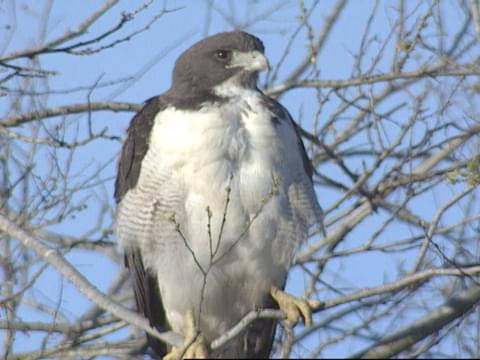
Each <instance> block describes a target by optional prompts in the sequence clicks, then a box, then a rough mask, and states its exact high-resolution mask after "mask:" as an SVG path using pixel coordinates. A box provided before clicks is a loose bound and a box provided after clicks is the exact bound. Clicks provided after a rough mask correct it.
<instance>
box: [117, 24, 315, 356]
mask: <svg viewBox="0 0 480 360" xmlns="http://www.w3.org/2000/svg"><path fill="white" fill-rule="evenodd" d="M267 69H268V62H267V59H266V57H265V55H264V46H263V43H262V42H261V41H260V40H259V39H258V38H257V37H255V36H253V35H251V34H248V33H246V32H241V31H234V32H224V33H219V34H216V35H213V36H210V37H207V38H205V39H203V40H201V41H199V42H198V43H196V44H194V45H193V46H192V47H191V48H189V49H188V50H186V51H185V52H184V53H183V54H182V55H181V56H180V57H179V58H178V59H177V61H176V63H175V67H174V70H173V76H172V84H171V87H170V89H169V90H168V91H166V92H165V93H163V94H162V95H160V96H156V97H153V98H151V99H149V100H147V101H146V103H145V105H144V107H143V108H142V110H140V111H139V112H138V113H137V114H136V115H135V116H134V118H133V119H132V121H131V123H130V126H129V128H128V131H127V132H128V136H127V139H126V140H125V143H124V144H123V147H122V150H121V155H120V159H119V163H118V174H117V178H116V183H115V199H116V202H117V204H118V206H117V208H118V209H117V210H118V212H117V236H118V241H119V244H120V246H121V248H122V249H123V251H124V253H125V263H126V266H127V268H128V270H129V271H130V273H131V274H132V279H133V289H134V293H135V299H136V304H137V308H138V311H139V312H140V313H141V314H142V315H144V316H145V317H147V318H148V319H149V320H150V323H151V324H152V326H155V327H156V328H158V329H159V330H161V331H164V330H167V329H171V330H173V331H175V332H178V333H180V334H182V335H183V336H185V338H186V339H187V341H188V340H189V339H190V343H193V344H192V345H191V346H190V347H189V348H188V351H189V352H187V353H186V356H192V357H197V356H198V357H200V356H205V355H206V354H208V355H209V356H211V357H231V358H258V357H261V358H265V357H268V356H269V354H270V352H271V349H272V344H273V339H274V334H275V327H276V322H275V320H272V319H260V320H256V321H254V322H253V323H252V324H250V325H249V326H248V327H247V328H246V329H245V330H244V331H243V332H242V333H241V334H239V335H238V336H236V337H235V338H233V339H232V340H231V341H230V342H229V343H228V344H227V345H226V346H224V347H222V348H219V349H215V350H211V349H209V347H208V345H209V344H210V342H211V341H213V340H214V339H216V338H217V337H219V336H220V335H222V334H224V333H225V332H226V331H227V330H229V329H230V328H232V327H233V326H234V325H235V324H237V323H238V321H239V320H241V319H242V317H243V316H245V315H246V314H247V313H249V312H250V311H252V310H255V309H259V308H278V307H280V309H282V310H284V311H285V312H286V313H287V316H288V319H289V320H291V321H292V322H293V321H296V320H297V318H298V317H299V315H300V314H302V316H303V317H304V318H305V321H306V323H307V322H308V321H309V320H310V316H311V315H310V313H309V309H308V304H307V303H306V301H303V300H301V299H297V298H294V297H292V296H290V295H287V294H286V293H284V292H283V291H282V289H283V288H284V285H285V281H286V276H287V272H288V270H289V267H290V266H291V263H292V261H293V257H294V253H295V250H296V248H297V247H298V245H299V244H300V243H301V242H302V241H304V240H305V239H306V238H307V236H308V233H309V230H310V229H311V228H312V226H318V225H319V224H321V221H322V212H321V208H320V206H319V204H318V202H317V199H316V196H315V192H314V188H313V183H312V171H313V169H312V167H311V163H310V161H309V159H308V157H307V154H306V151H305V148H304V146H303V143H302V140H301V138H300V136H299V133H298V129H297V127H296V124H295V122H294V121H293V119H292V117H291V116H290V114H289V113H288V111H287V110H286V109H285V108H284V107H283V106H282V105H280V104H279V103H278V102H277V101H276V100H274V99H273V98H270V97H268V96H267V95H265V94H264V93H263V92H262V91H261V90H259V89H258V88H257V79H258V73H259V72H260V71H265V70H267ZM193 339H196V340H195V341H193ZM149 343H150V345H151V347H152V348H153V349H154V351H155V352H156V355H157V356H164V355H166V354H167V352H169V351H170V353H169V354H170V355H172V354H173V356H178V353H175V351H179V350H178V349H167V347H166V346H165V345H164V344H163V343H161V342H160V341H158V340H156V339H153V338H151V337H150V338H149Z"/></svg>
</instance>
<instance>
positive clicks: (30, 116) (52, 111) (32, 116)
mask: <svg viewBox="0 0 480 360" xmlns="http://www.w3.org/2000/svg"><path fill="white" fill-rule="evenodd" d="M141 108H142V105H141V104H134V103H125V102H111V101H100V102H91V103H81V104H71V105H65V106H58V107H53V108H48V109H40V110H36V111H30V112H26V113H23V114H19V115H13V116H8V117H6V118H3V119H0V126H5V127H11V126H19V125H22V124H25V123H27V122H30V121H34V120H40V119H45V118H49V117H54V116H65V115H72V114H79V113H84V112H90V111H113V112H120V111H127V112H137V111H140V109H141Z"/></svg>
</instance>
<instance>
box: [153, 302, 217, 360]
mask: <svg viewBox="0 0 480 360" xmlns="http://www.w3.org/2000/svg"><path fill="white" fill-rule="evenodd" d="M184 331H185V334H184V336H185V345H184V346H183V348H181V349H179V348H177V347H173V349H172V351H170V352H169V353H168V354H167V355H165V356H164V357H163V359H164V360H177V359H206V358H208V351H207V346H206V345H205V340H204V339H203V336H202V334H200V333H198V332H197V328H196V327H195V319H194V317H193V311H191V310H189V311H187V314H186V315H185V327H184Z"/></svg>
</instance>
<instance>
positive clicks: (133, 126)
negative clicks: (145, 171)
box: [115, 96, 166, 204]
mask: <svg viewBox="0 0 480 360" xmlns="http://www.w3.org/2000/svg"><path fill="white" fill-rule="evenodd" d="M165 107H166V104H165V102H164V101H163V100H162V98H161V97H160V96H157V97H153V98H151V99H148V100H147V101H146V103H145V106H144V107H143V108H142V110H140V111H139V112H138V113H137V114H136V115H135V116H134V117H133V119H132V121H131V122H130V126H129V127H128V130H127V139H126V140H125V142H124V143H123V146H122V152H121V154H120V159H119V161H118V169H117V179H116V181H115V200H116V202H117V204H118V203H119V202H120V201H121V200H122V198H123V197H124V196H125V194H126V193H127V191H128V190H130V189H133V188H134V187H135V185H137V181H138V177H139V175H140V169H141V165H142V160H143V158H144V157H145V154H146V153H147V150H148V145H149V136H150V132H151V130H152V127H153V123H154V120H155V116H156V115H157V114H158V112H159V111H161V110H163V109H164V108H165Z"/></svg>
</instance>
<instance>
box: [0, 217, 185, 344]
mask: <svg viewBox="0 0 480 360" xmlns="http://www.w3.org/2000/svg"><path fill="white" fill-rule="evenodd" d="M0 231H2V232H3V233H5V234H6V235H8V236H10V237H12V238H14V239H17V240H18V241H20V242H21V243H22V244H23V246H25V247H26V248H27V249H30V250H33V251H34V252H35V253H36V254H37V255H38V256H40V257H42V258H43V259H45V261H47V262H48V263H49V264H51V265H52V266H53V267H54V268H55V269H57V271H58V272H59V273H60V274H61V275H62V276H63V277H64V278H66V279H67V280H68V281H70V282H71V283H72V284H73V285H74V286H75V287H76V288H77V289H78V290H79V291H80V292H81V293H82V294H84V295H85V296H86V297H87V298H88V299H90V300H91V301H92V302H94V303H95V304H97V305H98V306H99V307H101V308H102V309H104V310H106V311H109V312H111V313H112V314H113V315H115V316H117V317H118V318H120V319H122V320H125V321H126V322H128V323H129V324H132V325H135V326H137V327H139V328H140V329H142V330H145V331H146V332H148V333H149V334H152V335H153V336H156V337H158V338H159V339H160V340H162V341H165V342H166V343H169V344H172V345H175V346H181V345H182V343H183V341H182V338H181V337H180V336H179V335H178V334H175V333H174V332H172V331H167V332H163V333H160V332H159V331H158V330H157V329H155V328H153V327H151V326H150V325H149V323H148V321H147V320H146V319H145V318H143V317H141V316H139V315H137V314H136V313H134V312H133V311H131V310H129V309H127V308H126V307H124V306H122V305H121V304H118V303H116V302H114V301H112V300H110V299H109V298H108V297H107V296H105V295H104V294H103V293H102V292H100V291H99V290H98V289H97V288H96V287H95V286H94V285H92V284H91V283H90V282H89V281H88V280H87V279H86V278H85V277H84V276H83V275H82V274H81V273H79V272H78V271H77V269H75V268H74V267H73V266H72V265H71V264H70V263H69V262H68V261H66V260H65V259H64V257H63V256H62V255H61V254H60V253H59V252H58V251H57V250H55V249H51V248H49V247H47V246H45V245H44V244H42V243H41V242H40V241H39V240H37V239H35V238H33V237H32V236H30V235H29V234H28V233H27V232H26V231H24V230H23V229H21V228H20V227H19V226H17V225H16V224H14V223H13V222H12V221H10V220H9V219H8V218H7V217H5V216H4V215H2V214H0Z"/></svg>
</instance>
